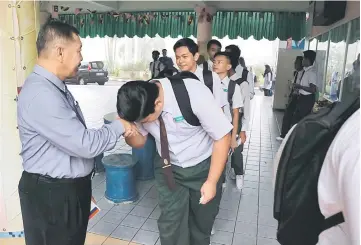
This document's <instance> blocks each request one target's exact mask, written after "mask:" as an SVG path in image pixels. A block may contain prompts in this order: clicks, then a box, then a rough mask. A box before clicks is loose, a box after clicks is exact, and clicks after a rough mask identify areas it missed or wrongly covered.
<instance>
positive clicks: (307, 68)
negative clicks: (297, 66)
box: [303, 65, 314, 71]
mask: <svg viewBox="0 0 361 245" xmlns="http://www.w3.org/2000/svg"><path fill="white" fill-rule="evenodd" d="M313 67H314V66H313V65H312V66H309V67H303V70H304V71H309V70H311V69H313Z"/></svg>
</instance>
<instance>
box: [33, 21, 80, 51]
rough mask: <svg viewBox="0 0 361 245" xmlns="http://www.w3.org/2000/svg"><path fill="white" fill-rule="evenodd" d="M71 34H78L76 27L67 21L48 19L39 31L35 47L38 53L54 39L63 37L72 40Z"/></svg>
mask: <svg viewBox="0 0 361 245" xmlns="http://www.w3.org/2000/svg"><path fill="white" fill-rule="evenodd" d="M73 34H76V35H79V31H78V29H76V28H75V27H74V26H71V25H69V24H67V23H63V22H60V21H53V20H49V21H48V22H47V23H45V24H44V25H43V26H42V28H41V29H40V31H39V34H38V39H37V40H36V49H37V50H38V55H40V53H41V52H42V51H44V50H45V49H46V48H47V45H48V43H50V42H52V41H53V40H56V39H64V40H66V41H72V40H74V38H73Z"/></svg>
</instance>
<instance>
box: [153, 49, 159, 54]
mask: <svg viewBox="0 0 361 245" xmlns="http://www.w3.org/2000/svg"><path fill="white" fill-rule="evenodd" d="M152 54H156V55H160V53H159V51H158V50H154V51H153V52H152Z"/></svg>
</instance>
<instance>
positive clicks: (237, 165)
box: [231, 144, 244, 175]
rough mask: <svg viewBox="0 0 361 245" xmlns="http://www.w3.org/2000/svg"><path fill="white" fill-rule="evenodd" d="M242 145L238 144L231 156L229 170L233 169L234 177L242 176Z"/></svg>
mask: <svg viewBox="0 0 361 245" xmlns="http://www.w3.org/2000/svg"><path fill="white" fill-rule="evenodd" d="M242 152H243V144H240V145H239V146H238V147H237V148H236V149H234V152H233V154H232V156H231V168H233V169H234V172H235V174H236V175H243V174H244V173H243V171H244V170H243V169H244V168H243V154H242Z"/></svg>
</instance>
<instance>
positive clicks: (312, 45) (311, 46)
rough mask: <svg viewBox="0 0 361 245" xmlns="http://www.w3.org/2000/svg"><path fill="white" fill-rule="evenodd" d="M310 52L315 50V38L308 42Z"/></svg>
mask: <svg viewBox="0 0 361 245" xmlns="http://www.w3.org/2000/svg"><path fill="white" fill-rule="evenodd" d="M310 50H314V51H316V50H317V38H314V39H312V40H311V41H310Z"/></svg>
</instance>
